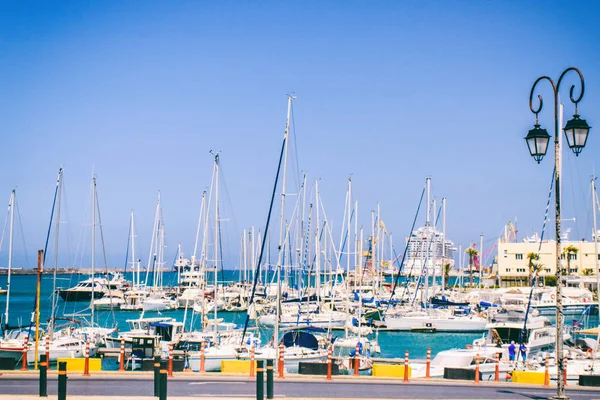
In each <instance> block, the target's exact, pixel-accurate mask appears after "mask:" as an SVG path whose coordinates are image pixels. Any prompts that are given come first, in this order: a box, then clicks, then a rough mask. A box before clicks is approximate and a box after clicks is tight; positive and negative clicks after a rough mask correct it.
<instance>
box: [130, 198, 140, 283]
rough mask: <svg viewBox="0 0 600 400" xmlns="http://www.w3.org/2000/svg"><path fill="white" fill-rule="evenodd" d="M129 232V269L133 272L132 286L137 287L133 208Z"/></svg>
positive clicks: (138, 270) (138, 271) (138, 273)
mask: <svg viewBox="0 0 600 400" xmlns="http://www.w3.org/2000/svg"><path fill="white" fill-rule="evenodd" d="M130 218H131V224H130V225H131V232H129V234H130V235H131V270H132V272H133V286H134V287H138V286H139V285H140V268H139V266H138V267H137V269H136V262H135V234H134V232H135V226H134V223H135V221H134V218H133V210H131V217H130Z"/></svg>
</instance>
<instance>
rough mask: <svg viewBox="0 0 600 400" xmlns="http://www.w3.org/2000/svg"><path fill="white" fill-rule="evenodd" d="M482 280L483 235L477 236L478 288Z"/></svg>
mask: <svg viewBox="0 0 600 400" xmlns="http://www.w3.org/2000/svg"><path fill="white" fill-rule="evenodd" d="M482 280H483V234H482V235H480V236H479V287H480V288H481V282H482Z"/></svg>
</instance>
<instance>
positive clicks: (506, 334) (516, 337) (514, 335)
mask: <svg viewBox="0 0 600 400" xmlns="http://www.w3.org/2000/svg"><path fill="white" fill-rule="evenodd" d="M494 330H495V331H496V332H498V336H500V339H502V342H503V343H504V344H508V343H510V342H511V341H514V342H515V343H519V342H520V340H521V331H522V329H521V328H503V327H497V328H494ZM492 336H495V335H492ZM527 341H529V330H527V332H525V335H524V337H523V342H525V343H527Z"/></svg>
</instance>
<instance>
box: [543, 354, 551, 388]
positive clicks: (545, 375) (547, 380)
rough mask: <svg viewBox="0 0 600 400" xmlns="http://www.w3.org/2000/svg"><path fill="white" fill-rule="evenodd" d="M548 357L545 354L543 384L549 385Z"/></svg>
mask: <svg viewBox="0 0 600 400" xmlns="http://www.w3.org/2000/svg"><path fill="white" fill-rule="evenodd" d="M548 359H549V357H548V356H547V355H546V368H544V386H550V373H548V363H549V360H548Z"/></svg>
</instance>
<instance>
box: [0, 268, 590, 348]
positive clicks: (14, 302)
mask: <svg viewBox="0 0 600 400" xmlns="http://www.w3.org/2000/svg"><path fill="white" fill-rule="evenodd" d="M128 275H129V274H125V277H126V278H127V279H130V278H131V276H128ZM237 277H238V272H237V271H229V270H225V271H223V276H222V278H223V279H224V280H225V281H234V280H235V279H237ZM87 278H89V276H88V275H77V274H75V275H58V276H57V280H56V287H57V288H69V287H72V286H74V285H76V284H77V282H79V281H80V280H84V279H87ZM36 279H37V278H36V276H35V275H13V276H12V278H11V290H10V306H9V320H8V325H9V326H15V325H19V326H28V325H29V324H30V323H33V321H34V319H33V311H34V306H35V292H36ZM176 280H177V275H176V273H172V272H169V273H165V274H164V282H165V284H167V285H169V284H171V285H173V284H175V283H176ZM6 281H7V276H6V275H2V276H0V287H2V288H6ZM53 288H54V279H53V276H52V275H43V276H42V284H41V302H40V306H41V308H40V311H41V312H40V323H41V324H42V326H43V325H44V324H46V322H47V320H48V318H49V317H50V315H51V304H52V291H53ZM6 301H7V296H0V312H1V313H2V325H3V326H4V324H5V319H4V311H5V307H6ZM184 313H185V311H184V310H183V309H181V308H180V309H177V310H173V311H163V312H162V313H157V312H154V313H149V312H147V313H145V315H144V316H146V317H152V316H166V317H172V318H175V319H176V320H178V321H183V318H184ZM192 314H193V313H192V312H191V309H189V310H188V313H187V318H188V320H187V323H186V328H189V326H190V325H189V324H190V316H191V315H192ZM140 315H141V312H140V311H137V312H136V311H118V310H115V311H96V312H95V313H94V322H95V324H96V325H98V326H103V327H113V326H117V327H118V329H119V330H120V331H126V330H128V326H127V322H126V320H128V319H136V318H139V317H140ZM56 317H57V318H59V317H68V318H73V319H76V320H79V321H81V322H82V323H89V322H90V318H91V313H90V308H89V304H88V303H86V302H64V301H62V299H60V297H59V298H58V300H57V307H56ZM218 317H219V318H223V319H224V320H225V321H226V322H234V323H236V324H238V325H242V326H243V324H244V323H245V321H246V313H245V312H219V314H218ZM550 319H551V320H553V318H552V317H550ZM574 320H575V321H576V322H575V324H581V325H582V327H584V328H586V327H595V326H598V317H597V316H587V315H569V316H567V317H566V321H565V322H566V324H567V325H572V324H573V321H574ZM193 323H194V325H195V326H194V328H195V329H198V328H199V318H198V317H197V316H196V317H195V321H193ZM252 325H253V324H252V322H251V323H250V326H252ZM259 332H260V334H261V339H262V341H263V343H266V342H268V340H269V338H270V337H271V335H272V332H271V331H269V330H265V329H261V330H259ZM343 335H344V332H343V331H334V336H343ZM482 335H483V334H482V333H475V334H474V333H439V332H436V333H425V332H392V331H385V330H382V331H380V332H379V333H378V334H375V333H373V334H372V335H371V336H370V337H371V338H375V337H377V339H378V341H379V346H380V348H381V353H380V354H379V355H378V357H382V358H403V357H404V352H405V351H406V350H408V351H409V353H410V357H411V358H417V359H423V358H425V357H426V354H427V349H428V348H431V350H432V353H433V354H436V353H437V352H439V351H442V350H448V349H452V348H465V346H466V345H469V344H472V343H473V340H475V339H477V338H479V337H481V336H482Z"/></svg>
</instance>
